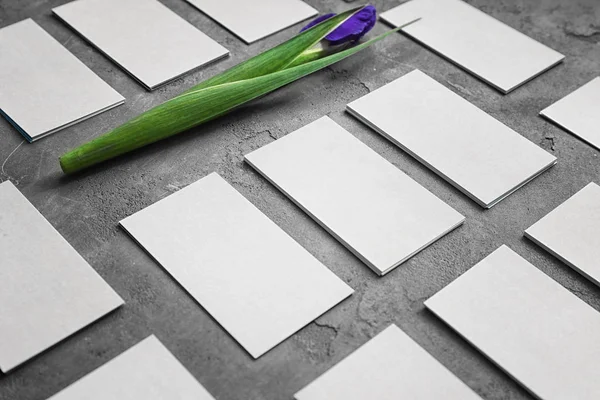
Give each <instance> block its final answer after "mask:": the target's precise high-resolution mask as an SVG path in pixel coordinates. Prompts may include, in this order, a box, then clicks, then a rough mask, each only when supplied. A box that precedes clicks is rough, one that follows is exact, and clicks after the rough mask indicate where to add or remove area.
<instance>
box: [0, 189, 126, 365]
mask: <svg viewBox="0 0 600 400" xmlns="http://www.w3.org/2000/svg"><path fill="white" fill-rule="evenodd" d="M122 304H123V300H121V298H120V297H119V296H118V295H117V294H116V293H115V292H114V291H113V290H112V289H111V288H110V286H108V285H107V284H106V282H104V281H103V280H102V278H101V277H100V276H98V274H97V273H96V272H95V271H94V270H93V269H92V268H91V267H90V266H89V265H88V263H87V262H86V261H85V260H84V259H83V258H82V257H81V256H80V255H79V254H77V252H76V251H75V249H73V248H72V247H71V246H70V245H69V243H67V241H66V240H65V239H64V238H63V237H62V236H61V235H60V234H59V233H58V232H57V231H56V230H55V229H54V228H53V227H52V225H50V223H49V222H48V221H46V219H44V217H43V216H42V215H41V214H40V213H39V212H38V211H37V210H36V209H35V208H34V207H33V205H31V203H29V202H28V201H27V199H26V198H25V197H24V196H23V195H22V194H21V193H20V192H19V190H17V188H16V187H15V186H14V185H13V184H12V183H11V182H10V181H6V182H3V183H1V184H0V370H2V371H3V372H8V371H10V370H11V369H13V368H15V367H17V366H19V365H21V364H22V363H24V362H25V361H27V360H29V359H30V358H32V357H34V356H36V355H38V354H40V353H41V352H43V351H45V350H47V349H49V348H50V347H52V346H54V345H55V344H57V343H58V342H60V341H61V340H63V339H66V338H67V337H69V336H70V335H72V334H74V333H75V332H77V331H79V330H80V329H82V328H84V327H85V326H87V325H89V324H91V323H92V322H94V321H96V320H97V319H99V318H100V317H102V316H104V315H106V314H107V313H109V312H111V311H113V310H114V309H116V308H117V307H119V306H120V305H122Z"/></svg>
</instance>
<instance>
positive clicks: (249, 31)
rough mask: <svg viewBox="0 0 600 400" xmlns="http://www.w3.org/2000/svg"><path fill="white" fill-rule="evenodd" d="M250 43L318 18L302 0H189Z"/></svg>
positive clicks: (315, 11) (314, 11) (315, 12)
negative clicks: (314, 17) (315, 17)
mask: <svg viewBox="0 0 600 400" xmlns="http://www.w3.org/2000/svg"><path fill="white" fill-rule="evenodd" d="M187 1H188V2H189V3H190V4H192V5H193V6H194V7H196V8H198V9H199V10H200V11H202V12H203V13H206V14H207V15H208V16H209V17H211V18H212V19H214V20H215V21H217V22H218V23H219V24H221V25H223V26H224V27H225V28H227V29H228V30H230V31H231V32H232V33H233V34H234V35H236V36H237V37H239V38H240V39H242V40H243V41H244V42H246V43H248V44H250V43H252V42H255V41H257V40H260V39H262V38H264V37H267V36H269V35H272V34H274V33H276V32H279V31H281V30H283V29H286V28H289V27H290V26H292V25H295V24H297V23H298V22H301V21H304V20H305V19H307V18H310V17H313V16H315V15H316V14H317V13H318V11H317V10H315V9H314V8H312V7H311V6H309V5H308V4H306V3H305V2H303V1H301V0H254V1H239V0H187Z"/></svg>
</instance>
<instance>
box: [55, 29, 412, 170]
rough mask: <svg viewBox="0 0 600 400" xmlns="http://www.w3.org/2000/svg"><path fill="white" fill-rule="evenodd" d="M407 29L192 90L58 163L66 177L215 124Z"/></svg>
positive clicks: (95, 140)
mask: <svg viewBox="0 0 600 400" xmlns="http://www.w3.org/2000/svg"><path fill="white" fill-rule="evenodd" d="M413 22H414V21H413ZM405 26H406V25H403V26H401V27H398V28H395V29H392V30H390V31H388V32H386V33H384V34H382V35H380V36H378V37H376V38H373V39H371V40H369V41H367V42H364V43H361V44H359V45H357V46H354V47H351V48H349V49H346V50H343V51H341V52H339V53H336V54H333V55H330V56H327V57H325V58H322V59H318V60H315V61H311V62H307V63H304V64H301V65H298V66H295V67H291V68H287V69H283V70H279V71H276V72H273V73H270V74H267V75H263V76H257V77H253V78H250V79H244V80H238V81H234V82H229V83H223V84H218V85H215V86H209V87H204V88H195V89H192V90H189V91H187V92H185V93H183V94H181V95H179V96H177V97H175V98H173V99H171V100H169V101H167V102H166V103H163V104H161V105H159V106H157V107H155V108H153V109H152V110H150V111H147V112H146V113H144V114H142V115H140V116H138V117H136V118H134V119H132V120H131V121H129V122H127V123H125V124H123V125H121V126H119V127H117V128H116V129H114V130H112V131H110V132H108V133H107V134H105V135H103V136H100V137H98V138H96V139H94V140H92V141H91V142H88V143H86V144H84V145H82V146H80V147H78V148H76V149H74V150H72V151H70V152H69V153H67V154H65V155H63V156H62V157H61V158H60V165H61V168H62V169H63V171H64V172H65V173H73V172H77V171H80V170H82V169H84V168H87V167H90V166H92V165H95V164H98V163H100V162H102V161H105V160H108V159H111V158H114V157H116V156H119V155H122V154H125V153H127V152H130V151H132V150H135V149H138V148H140V147H142V146H146V145H148V144H150V143H154V142H157V141H159V140H162V139H165V138H167V137H169V136H173V135H175V134H177V133H180V132H183V131H185V130H188V129H190V128H192V127H194V126H197V125H200V124H202V123H205V122H207V121H210V120H212V119H215V118H217V117H219V116H221V115H223V114H226V113H228V112H230V111H231V110H233V109H234V108H236V107H238V106H240V105H242V104H244V103H246V102H248V101H251V100H253V99H256V98H258V97H261V96H263V95H265V94H267V93H269V92H272V91H273V90H275V89H278V88H280V87H282V86H285V85H287V84H289V83H291V82H293V81H295V80H298V79H300V78H302V77H304V76H306V75H309V74H311V73H313V72H315V71H318V70H320V69H322V68H325V67H327V66H329V65H331V64H333V63H336V62H338V61H340V60H342V59H344V58H346V57H349V56H351V55H353V54H355V53H357V52H359V51H361V50H363V49H365V48H366V47H368V46H370V45H372V44H373V43H375V42H377V41H379V40H381V39H383V38H384V37H386V36H388V35H389V34H391V33H393V32H396V31H398V30H399V29H402V28H403V27H405ZM307 32H308V31H307ZM292 61H293V60H292Z"/></svg>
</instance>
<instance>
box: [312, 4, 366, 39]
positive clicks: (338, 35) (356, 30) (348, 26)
mask: <svg viewBox="0 0 600 400" xmlns="http://www.w3.org/2000/svg"><path fill="white" fill-rule="evenodd" d="M335 15H336V14H334V13H329V14H324V15H321V16H319V17H317V18H315V19H314V20H313V21H311V22H310V23H309V24H308V25H306V26H305V27H304V28H302V29H301V30H300V32H304V31H305V30H307V29H309V28H312V27H313V26H315V25H317V24H319V23H321V22H323V21H326V20H328V19H329V18H331V17H333V16H335ZM376 21H377V10H376V9H375V7H373V6H372V5H368V6H365V7H363V8H362V9H361V10H360V11H358V12H357V13H355V14H354V15H352V16H351V17H350V18H348V19H347V20H346V21H344V22H343V23H342V24H341V25H340V26H338V27H337V28H336V29H334V30H333V31H332V32H331V33H330V34H329V35H327V36H325V39H324V40H325V41H326V42H327V43H328V44H329V45H330V46H338V45H341V44H344V43H354V42H357V41H358V40H360V38H362V37H363V36H364V35H366V34H367V32H369V31H370V30H371V29H373V27H374V26H375V22H376Z"/></svg>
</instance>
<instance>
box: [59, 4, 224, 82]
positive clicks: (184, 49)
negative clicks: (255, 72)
mask: <svg viewBox="0 0 600 400" xmlns="http://www.w3.org/2000/svg"><path fill="white" fill-rule="evenodd" d="M52 11H53V12H54V14H55V15H57V16H58V17H59V18H60V19H62V20H63V21H64V22H65V23H66V24H68V25H70V26H71V27H72V28H73V29H74V30H76V31H77V32H78V33H79V34H81V35H82V36H83V37H84V38H85V39H86V40H87V41H89V42H90V43H91V44H92V45H93V46H95V47H96V48H97V49H98V50H100V51H101V52H102V53H104V54H105V55H106V56H107V57H108V58H110V59H111V60H113V61H114V62H115V63H117V64H119V65H120V66H121V67H122V68H123V69H124V70H125V71H127V72H128V73H129V74H130V75H131V76H132V77H134V78H135V79H137V80H138V81H139V82H140V83H141V84H142V85H144V86H145V87H146V88H147V89H149V90H153V89H156V88H157V87H158V86H160V85H163V84H165V83H168V82H170V81H172V80H174V79H177V78H178V77H180V76H182V75H183V74H185V73H187V72H190V71H192V70H194V69H196V68H198V67H201V66H203V65H205V64H207V63H210V62H212V61H215V60H217V59H220V58H222V57H225V56H227V55H228V54H229V52H228V51H227V49H226V48H224V47H223V46H221V45H220V44H219V43H217V42H215V41H214V40H212V39H211V38H210V37H208V36H207V35H205V34H204V33H202V32H201V31H199V30H198V29H196V28H195V27H194V26H193V25H191V24H190V23H189V22H187V21H186V20H184V19H183V18H181V17H179V16H178V15H177V14H175V13H174V12H172V11H171V10H169V9H168V8H167V7H166V6H164V5H163V4H162V3H160V2H158V1H156V0H77V1H73V2H71V3H67V4H65V5H63V6H60V7H57V8H54V9H53V10H52Z"/></svg>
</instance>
